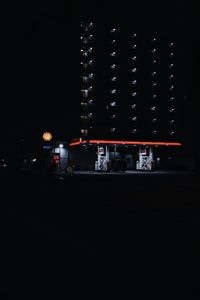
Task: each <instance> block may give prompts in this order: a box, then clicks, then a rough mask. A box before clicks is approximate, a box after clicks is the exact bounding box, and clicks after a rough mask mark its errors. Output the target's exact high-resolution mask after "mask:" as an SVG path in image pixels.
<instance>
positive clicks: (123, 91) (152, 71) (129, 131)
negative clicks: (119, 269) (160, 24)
mask: <svg viewBox="0 0 200 300" xmlns="http://www.w3.org/2000/svg"><path fill="white" fill-rule="evenodd" d="M80 32H81V35H80V45H81V49H80V54H81V55H80V56H81V59H80V64H81V101H80V104H81V114H80V132H79V137H80V140H77V141H75V142H72V143H71V146H75V145H84V146H86V145H88V146H92V145H93V146H94V145H96V146H98V151H97V157H96V169H99V168H102V169H106V168H107V167H106V166H105V165H106V164H107V162H108V161H110V158H112V159H113V158H114V159H116V157H117V155H118V157H121V158H124V159H125V160H128V159H126V158H127V157H129V160H128V161H129V162H130V163H129V167H130V168H138V169H143V168H147V169H151V168H152V166H153V165H155V164H156V162H157V165H159V159H160V157H159V156H162V155H160V153H161V152H163V153H167V156H168V158H169V157H170V159H171V154H170V155H169V152H170V151H172V152H173V153H175V152H176V150H175V148H176V147H180V146H181V143H180V125H179V124H180V123H179V119H180V100H181V97H182V96H181V89H180V86H181V81H180V76H179V75H180V71H179V69H178V64H177V56H178V51H177V45H176V40H175V39H174V38H173V36H169V35H167V34H166V33H164V34H156V33H154V32H150V31H148V30H146V31H145V32H140V31H139V30H135V29H134V28H133V27H132V26H130V27H127V26H123V24H122V25H121V26H120V24H117V25H116V26H114V25H108V24H102V22H101V24H96V23H94V22H90V21H89V22H88V21H84V22H81V27H80ZM135 147H136V148H135ZM138 147H139V156H138ZM166 147H167V151H166ZM158 148H159V150H158ZM164 148H165V150H163V149H164ZM169 148H170V151H169ZM116 149H118V150H116ZM135 149H137V150H135ZM171 149H173V150H171ZM95 153H96V152H95ZM133 153H134V154H133ZM170 153H171V152H170ZM132 155H133V156H134V155H135V159H133V158H132ZM102 161H104V162H103V163H102ZM145 162H146V164H145Z"/></svg>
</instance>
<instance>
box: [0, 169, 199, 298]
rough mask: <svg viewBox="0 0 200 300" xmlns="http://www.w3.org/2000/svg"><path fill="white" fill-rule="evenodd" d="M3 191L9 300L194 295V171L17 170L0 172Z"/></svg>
mask: <svg viewBox="0 0 200 300" xmlns="http://www.w3.org/2000/svg"><path fill="white" fill-rule="evenodd" d="M1 190H2V197H1V250H2V255H1V273H2V275H3V278H4V279H3V281H2V282H1V287H2V292H3V293H4V294H5V295H6V294H7V296H8V297H10V299H14V298H15V297H16V296H18V295H19V296H20V297H21V298H24V299H25V298H26V299H36V298H43V299H47V298H49V296H50V295H51V296H54V297H56V298H61V299H66V298H67V297H70V298H73V297H74V298H76V297H78V296H79V297H80V296H81V297H85V296H87V297H89V296H92V297H93V298H96V297H97V296H98V297H99V296H101V297H105V295H107V296H108V295H110V297H111V296H113V297H114V295H118V296H119V295H120V293H122V294H121V295H124V296H123V297H124V298H125V293H126V292H127V293H129V295H131V296H132V297H133V296H136V294H137V293H138V292H139V294H140V297H141V298H142V295H148V296H149V297H151V296H152V295H156V294H158V295H160V297H161V298H163V297H165V296H167V295H168V297H169V296H170V295H171V297H172V295H173V296H175V295H178V297H180V296H181V295H184V296H187V298H188V299H198V297H199V282H200V281H199V266H200V243H199V241H200V235H199V229H200V205H199V190H200V185H199V184H198V179H197V178H196V177H195V176H194V175H193V174H189V173H187V174H186V173H176V174H175V173H173V174H172V173H171V174H170V173H165V174H161V173H158V172H157V173H153V174H147V173H145V174H139V173H137V174H136V173H134V174H123V175H120V174H115V175H113V176H111V175H109V176H107V175H106V174H104V175H101V176H99V174H98V175H95V174H76V175H74V174H73V175H72V176H71V175H70V176H66V175H64V176H52V175H47V174H33V173H32V174H31V173H16V174H12V176H11V175H9V176H2V178H1ZM71 295H73V297H72V296H71ZM139 299H140V298H139Z"/></svg>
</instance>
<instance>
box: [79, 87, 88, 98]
mask: <svg viewBox="0 0 200 300" xmlns="http://www.w3.org/2000/svg"><path fill="white" fill-rule="evenodd" d="M81 92H82V95H83V97H85V98H87V97H88V95H89V92H88V90H87V89H83V90H81Z"/></svg>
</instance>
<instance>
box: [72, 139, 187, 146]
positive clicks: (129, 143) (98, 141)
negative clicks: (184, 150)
mask: <svg viewBox="0 0 200 300" xmlns="http://www.w3.org/2000/svg"><path fill="white" fill-rule="evenodd" d="M85 143H87V141H86V140H83V141H78V142H72V143H70V144H69V146H77V145H81V144H85ZM88 143H89V144H111V145H113V144H118V145H151V146H153V145H155V146H178V147H180V146H181V143H178V142H143V141H112V140H89V141H88Z"/></svg>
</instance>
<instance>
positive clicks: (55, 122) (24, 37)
mask: <svg viewBox="0 0 200 300" xmlns="http://www.w3.org/2000/svg"><path fill="white" fill-rule="evenodd" d="M150 2H151V1H146V2H144V1H137V2H135V4H134V1H130V2H126V1H123V2H121V3H119V4H117V3H116V1H115V2H114V1H107V2H102V1H93V2H92V1H91V3H88V2H87V3H86V2H84V1H73V2H72V3H73V4H72V3H71V4H70V2H69V1H65V2H64V1H63V2H61V1H55V2H50V1H46V2H45V1H32V0H30V1H26V3H23V2H21V3H20V4H19V3H18V4H15V5H14V6H12V4H11V3H10V4H9V3H8V4H6V5H7V6H6V7H5V14H4V16H5V22H4V34H5V43H4V49H5V53H4V56H3V57H2V58H3V68H2V71H3V81H2V85H3V87H2V92H3V93H2V94H3V100H2V108H3V110H2V111H3V113H2V115H3V118H2V119H1V124H2V125H1V135H2V136H10V135H11V133H13V135H14V136H16V137H25V136H29V137H30V136H31V137H33V138H38V137H39V136H40V134H41V132H43V131H44V130H51V131H52V132H53V133H54V134H55V135H56V137H58V138H65V137H66V138H68V137H70V135H71V128H70V122H71V121H72V118H73V113H74V112H75V111H76V109H77V108H76V107H77V103H78V101H79V90H80V85H79V77H80V71H79V61H77V57H78V53H79V39H77V40H76V34H77V32H78V31H77V30H78V27H76V26H77V25H76V24H77V22H78V25H79V20H80V18H81V17H82V16H86V17H93V16H94V18H96V19H98V21H102V22H103V21H104V19H108V20H109V19H111V18H112V19H113V21H114V20H118V19H122V20H132V19H133V18H134V19H135V20H136V21H137V22H138V24H139V26H140V28H141V27H142V28H143V30H145V29H146V28H147V27H149V25H152V24H153V25H154V26H155V28H158V30H160V31H162V30H167V29H168V27H170V26H171V28H174V30H175V31H176V32H177V35H182V38H183V39H184V36H185V43H188V46H190V47H188V49H187V47H185V49H186V50H184V51H185V54H184V55H185V58H186V60H187V62H188V63H189V64H188V68H189V73H190V75H189V77H188V87H187V88H186V90H188V91H187V93H188V99H186V100H185V101H186V102H185V104H184V105H185V107H186V109H188V110H189V109H190V110H191V115H192V116H191V117H190V118H191V119H192V124H193V127H194V129H195V130H196V128H198V122H197V121H196V123H195V121H194V115H195V114H196V116H198V111H197V109H196V108H195V109H193V107H194V106H195V105H197V101H196V97H197V95H198V94H199V93H198V91H199V87H198V82H197V77H196V75H197V70H198V61H197V59H198V50H197V49H198V47H197V46H198V41H199V35H198V23H199V21H198V20H199V16H198V13H197V12H198V10H197V7H196V8H195V7H194V4H191V1H176V2H175V1H171V2H170V1H165V2H164V3H163V1H159V2H162V3H159V2H155V1H154V2H151V3H150ZM130 3H131V4H130ZM127 22H128V21H127ZM187 101H188V102H187ZM190 130H191V129H190ZM60 134H61V135H60ZM195 134H196V133H195ZM195 134H192V135H190V136H195Z"/></svg>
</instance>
